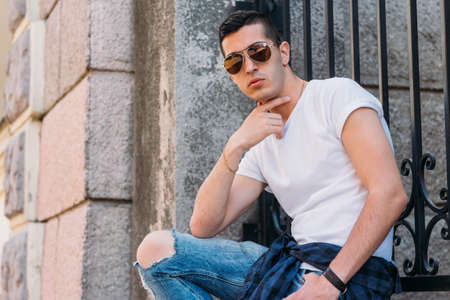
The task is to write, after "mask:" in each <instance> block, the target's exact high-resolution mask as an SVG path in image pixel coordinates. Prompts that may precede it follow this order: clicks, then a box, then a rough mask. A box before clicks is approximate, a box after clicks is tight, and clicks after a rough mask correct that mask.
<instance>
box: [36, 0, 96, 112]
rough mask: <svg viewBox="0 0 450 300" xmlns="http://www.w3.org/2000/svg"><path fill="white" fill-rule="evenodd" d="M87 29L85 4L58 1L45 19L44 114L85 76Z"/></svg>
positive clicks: (73, 0) (69, 0) (72, 0)
mask: <svg viewBox="0 0 450 300" xmlns="http://www.w3.org/2000/svg"><path fill="white" fill-rule="evenodd" d="M88 27H89V23H88V1H87V0H82V1H76V0H66V1H60V2H58V3H57V4H56V6H55V8H54V9H53V11H52V13H51V14H50V16H49V17H48V20H47V23H46V31H47V34H46V38H45V40H46V42H45V67H46V69H45V72H46V75H45V88H44V94H45V110H48V109H49V108H50V107H51V106H52V105H53V104H54V103H55V102H56V101H57V100H58V99H59V98H60V97H61V95H63V94H64V93H65V92H67V91H68V90H69V89H70V88H71V87H72V86H73V85H74V84H75V83H76V82H77V81H78V80H79V79H80V78H81V77H82V76H83V74H84V73H85V72H86V70H87V66H88V31H89V28H88ZM68 37H70V38H68Z"/></svg>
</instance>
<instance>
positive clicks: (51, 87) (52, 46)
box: [44, 2, 62, 111]
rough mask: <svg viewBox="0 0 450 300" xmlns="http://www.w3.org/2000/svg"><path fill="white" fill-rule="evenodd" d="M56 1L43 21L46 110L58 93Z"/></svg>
mask: <svg viewBox="0 0 450 300" xmlns="http://www.w3.org/2000/svg"><path fill="white" fill-rule="evenodd" d="M61 3H62V2H58V3H57V5H56V6H55V8H54V9H53V11H52V13H51V15H50V16H49V17H48V19H47V21H46V22H45V51H44V55H45V58H44V65H45V79H44V80H45V83H44V110H45V111H47V110H49V109H50V107H51V106H52V105H53V104H54V103H55V101H56V100H57V99H58V97H59V94H60V92H59V91H60V85H61V84H60V82H59V74H60V69H61V59H60V55H59V53H60V52H61V43H60V39H61V32H60V27H61V5H62V4H61Z"/></svg>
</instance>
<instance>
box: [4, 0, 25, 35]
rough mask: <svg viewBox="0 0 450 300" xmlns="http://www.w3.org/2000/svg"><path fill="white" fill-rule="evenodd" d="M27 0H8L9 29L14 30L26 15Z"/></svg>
mask: <svg viewBox="0 0 450 300" xmlns="http://www.w3.org/2000/svg"><path fill="white" fill-rule="evenodd" d="M25 13H26V2H25V0H8V25H9V30H11V32H14V31H15V30H16V29H17V27H18V26H19V24H20V22H21V21H22V19H23V17H25Z"/></svg>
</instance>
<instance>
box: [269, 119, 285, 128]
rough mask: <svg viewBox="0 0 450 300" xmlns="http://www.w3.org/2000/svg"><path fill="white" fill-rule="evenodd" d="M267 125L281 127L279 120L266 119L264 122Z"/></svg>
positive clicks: (281, 122)
mask: <svg viewBox="0 0 450 300" xmlns="http://www.w3.org/2000/svg"><path fill="white" fill-rule="evenodd" d="M265 122H266V124H267V125H275V126H280V127H283V125H284V124H283V121H282V120H279V119H266V120H265Z"/></svg>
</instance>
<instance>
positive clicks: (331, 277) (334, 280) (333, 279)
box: [322, 267, 347, 294]
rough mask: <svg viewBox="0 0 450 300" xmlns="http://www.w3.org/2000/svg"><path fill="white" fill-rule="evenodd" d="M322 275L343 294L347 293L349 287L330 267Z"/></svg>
mask: <svg viewBox="0 0 450 300" xmlns="http://www.w3.org/2000/svg"><path fill="white" fill-rule="evenodd" d="M322 275H323V276H324V277H325V278H326V279H327V280H328V281H329V282H330V283H331V284H332V285H334V286H335V287H336V288H337V289H338V290H339V291H341V294H343V293H345V291H346V290H347V286H346V285H345V284H344V283H343V282H342V280H341V279H340V278H339V277H338V276H337V275H336V273H334V272H333V270H331V269H330V267H328V268H327V269H326V270H325V271H323V273H322Z"/></svg>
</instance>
